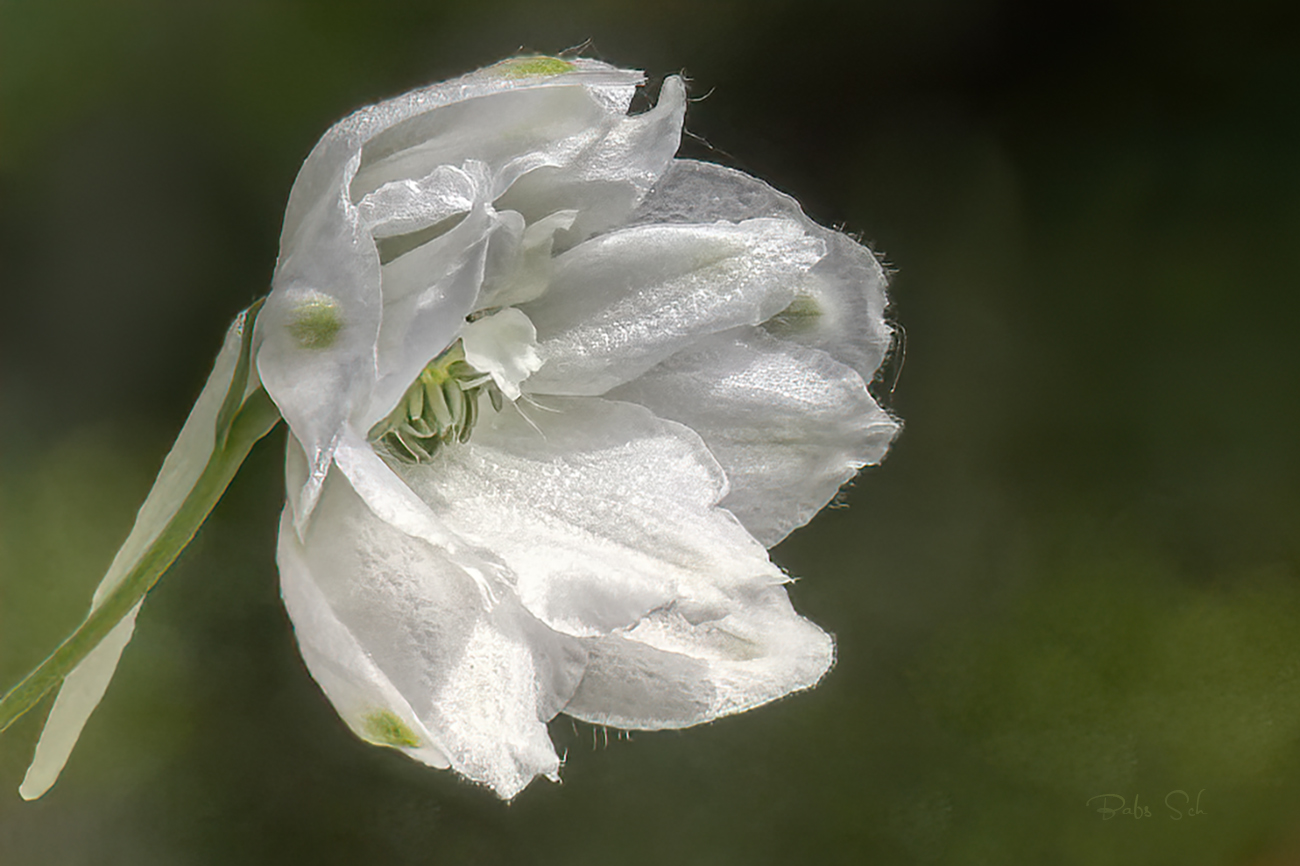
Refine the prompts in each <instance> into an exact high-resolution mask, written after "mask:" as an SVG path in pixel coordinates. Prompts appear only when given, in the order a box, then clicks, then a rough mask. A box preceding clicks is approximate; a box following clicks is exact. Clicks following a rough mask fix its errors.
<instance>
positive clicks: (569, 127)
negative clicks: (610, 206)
mask: <svg viewBox="0 0 1300 866" xmlns="http://www.w3.org/2000/svg"><path fill="white" fill-rule="evenodd" d="M483 71H486V70H483ZM595 74H598V75H600V76H602V77H604V78H609V77H610V76H611V75H617V76H620V77H619V78H618V79H617V80H618V81H619V83H620V85H621V86H620V89H621V90H623V91H624V92H625V93H626V100H627V102H630V101H631V96H632V92H633V91H634V90H635V88H636V85H637V84H639V83H640V82H641V80H642V76H641V75H640V73H635V72H622V71H617V70H613V69H612V68H611V67H604V71H601V72H596V73H595ZM591 80H592V78H591V77H590V76H584V75H583V74H582V73H581V72H574V73H569V74H567V75H561V76H556V77H554V78H550V79H547V80H545V81H544V82H540V81H539V82H537V83H536V84H535V85H534V86H532V87H527V88H522V89H514V90H498V91H497V92H495V93H485V94H483V95H477V96H473V97H472V98H469V99H462V100H459V101H457V102H454V103H451V104H448V105H445V106H443V107H439V108H436V109H434V110H432V111H425V112H423V113H421V114H419V115H417V116H414V117H410V118H408V119H406V120H405V121H403V122H401V123H398V124H395V125H393V126H392V127H389V128H388V129H385V130H384V131H383V132H380V133H379V134H378V135H375V136H374V137H373V138H371V139H370V140H369V141H367V142H366V144H365V147H364V151H363V157H362V163H361V170H360V171H359V172H358V173H357V176H356V179H355V180H354V181H353V182H352V195H353V197H354V198H360V197H362V196H363V195H365V194H367V193H369V192H371V191H373V190H375V189H378V188H379V187H380V186H382V185H383V184H385V183H388V182H390V181H394V180H401V179H403V178H410V177H422V176H424V175H425V174H427V173H429V172H430V171H432V170H433V169H434V168H436V167H437V166H439V165H459V164H460V163H461V162H463V161H464V160H466V159H478V160H482V161H483V162H485V163H487V164H488V165H489V166H491V167H492V169H493V172H494V173H497V172H503V171H504V172H506V173H508V174H507V177H506V178H505V179H504V180H503V182H502V186H501V187H500V189H498V194H499V193H500V192H501V191H504V189H505V187H506V186H508V185H509V181H510V180H513V178H514V177H518V176H519V174H522V173H523V172H524V171H526V170H528V167H530V166H534V165H548V164H552V161H553V160H555V159H562V158H563V154H564V152H565V151H566V150H571V149H576V148H578V147H580V145H581V143H583V142H584V141H585V139H586V138H587V137H588V136H589V135H591V134H592V133H593V132H594V131H595V130H598V129H599V128H600V127H601V125H602V124H604V123H605V122H606V121H607V120H609V119H611V118H618V117H619V116H621V115H622V114H623V112H624V111H626V105H627V102H624V101H623V100H622V99H620V100H618V102H619V103H621V105H619V104H614V105H611V104H610V102H609V100H608V99H607V98H606V97H605V95H604V94H597V93H595V92H593V91H592V90H591V89H590V88H589V87H588V86H586V84H587V83H588V82H590V81H591ZM575 139H576V141H574V140H575ZM552 154H554V155H552ZM520 160H523V161H524V163H523V164H522V165H520V164H518V161H520ZM512 163H513V164H515V167H511V168H508V166H511V165H512Z"/></svg>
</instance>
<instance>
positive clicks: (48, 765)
mask: <svg viewBox="0 0 1300 866" xmlns="http://www.w3.org/2000/svg"><path fill="white" fill-rule="evenodd" d="M139 612H140V605H138V604H137V605H136V606H135V607H134V608H133V609H132V610H131V612H130V613H128V614H127V615H126V616H125V617H123V618H122V620H121V621H120V622H118V624H117V625H115V626H114V627H113V630H112V631H110V632H109V633H108V634H107V635H105V636H104V639H103V640H102V641H100V643H99V645H98V646H96V647H95V648H94V649H93V650H91V651H90V652H89V653H87V654H86V657H85V658H84V659H82V660H81V664H79V665H77V666H76V668H74V669H73V671H72V673H70V674H68V676H67V677H66V678H65V679H64V680H63V685H61V686H60V687H59V696H58V697H57V698H55V700H54V707H53V708H52V709H51V710H50V715H49V717H48V718H47V719H46V720H45V728H44V730H42V731H41V739H40V740H39V741H38V742H37V743H36V754H34V755H33V756H32V763H31V766H29V767H28V768H27V775H26V776H25V777H24V778H23V783H22V785H20V786H19V788H18V793H19V794H20V795H21V796H22V798H23V799H24V800H35V799H36V798H37V797H41V796H43V795H44V794H45V792H46V791H48V790H50V788H52V787H54V783H55V782H57V781H58V780H59V774H60V773H62V772H63V767H64V765H65V764H67V763H68V758H69V757H70V756H71V755H72V749H73V747H74V746H76V745H77V740H78V739H80V738H81V730H82V728H84V727H85V725H86V722H87V721H88V720H89V719H90V714H91V713H93V712H94V711H95V707H97V706H99V702H100V701H101V700H103V698H104V692H106V691H108V684H109V682H110V681H111V680H112V679H113V674H114V672H115V671H116V670H117V663H118V661H120V660H121V658H122V650H124V649H126V645H127V644H128V643H129V642H130V640H131V635H132V634H133V633H134V632H135V617H136V614H138V613H139Z"/></svg>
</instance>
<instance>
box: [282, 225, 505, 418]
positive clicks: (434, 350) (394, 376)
mask: <svg viewBox="0 0 1300 866" xmlns="http://www.w3.org/2000/svg"><path fill="white" fill-rule="evenodd" d="M499 225H500V221H499V219H498V218H497V214H496V213H495V212H494V211H492V210H491V209H490V208H489V207H488V206H487V205H486V204H485V203H480V204H479V205H478V206H477V207H475V209H474V210H473V211H472V212H471V213H470V214H469V215H468V216H466V217H465V219H464V220H462V221H461V222H460V224H459V225H457V226H456V227H455V228H453V229H451V230H450V231H448V232H447V233H446V234H444V235H442V236H441V237H438V238H436V239H434V240H431V241H429V242H428V243H425V244H422V245H420V246H419V247H417V248H416V249H414V250H411V251H410V252H408V253H406V254H405V255H403V256H400V257H399V258H397V259H394V260H393V261H391V262H389V263H388V264H386V265H384V266H383V296H384V302H383V324H382V326H381V328H380V331H379V339H378V342H377V344H376V346H375V347H374V353H375V358H376V360H375V363H376V364H377V365H378V370H379V378H378V381H377V382H376V384H375V386H374V389H373V391H372V393H371V394H370V395H369V400H368V403H367V405H366V409H365V411H364V412H362V413H359V414H357V415H356V416H355V417H354V423H355V425H356V426H357V427H358V428H359V429H362V430H369V429H370V428H371V426H373V425H374V424H375V423H377V422H378V421H380V420H381V419H382V418H384V416H386V415H387V414H388V413H389V412H391V411H392V409H393V407H394V406H396V405H397V401H398V400H400V399H401V397H402V395H403V394H404V393H406V389H407V388H409V387H410V385H411V383H412V382H414V381H415V379H416V377H417V376H419V375H420V371H421V370H423V369H424V368H425V366H426V365H427V364H428V363H429V362H430V361H432V360H433V359H434V358H435V357H437V356H438V355H439V354H440V353H441V352H442V351H443V350H444V349H446V348H447V347H448V346H449V345H450V344H451V343H452V342H453V341H454V340H455V339H456V335H457V334H458V333H459V332H460V329H461V328H462V327H464V325H465V317H466V316H467V315H469V313H470V312H472V311H473V309H474V306H475V300H476V299H477V298H478V294H479V289H480V287H481V286H482V285H483V273H484V268H485V267H486V262H487V253H488V247H489V242H490V238H491V235H492V233H493V232H494V231H495V230H496V228H497V227H498V226H499ZM295 432H297V431H296V430H295Z"/></svg>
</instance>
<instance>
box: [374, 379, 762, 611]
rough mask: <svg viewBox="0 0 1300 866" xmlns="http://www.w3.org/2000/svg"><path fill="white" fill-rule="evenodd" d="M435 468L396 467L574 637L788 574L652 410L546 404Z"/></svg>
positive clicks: (691, 442) (690, 442) (692, 441)
mask: <svg viewBox="0 0 1300 866" xmlns="http://www.w3.org/2000/svg"><path fill="white" fill-rule="evenodd" d="M523 411H525V412H527V413H528V418H525V417H524V416H523V415H522V414H521V412H520V411H519V410H514V409H509V408H507V410H506V411H505V412H503V413H502V414H501V415H498V416H497V417H496V418H495V419H494V421H493V422H492V423H490V424H487V425H485V427H484V428H483V429H481V430H479V431H477V432H476V435H475V436H474V438H473V439H472V440H471V441H470V442H469V443H467V444H466V445H464V446H462V447H460V448H450V449H447V450H446V451H444V452H442V453H440V454H439V455H438V456H437V458H435V460H433V461H432V462H430V463H428V464H419V465H410V464H394V468H395V471H397V472H398V473H399V474H400V475H401V476H402V478H403V480H404V481H405V482H406V483H407V484H408V485H409V486H410V487H411V489H412V490H414V491H415V492H416V493H417V494H419V496H420V498H421V499H423V500H424V501H425V502H427V503H428V504H429V507H430V508H431V509H432V510H433V511H434V512H435V513H436V514H437V515H438V517H439V518H440V519H441V520H442V521H443V522H444V524H445V525H446V526H447V527H448V528H449V529H450V530H452V531H453V532H454V533H456V534H457V535H458V536H460V537H462V538H464V539H466V540H467V541H470V542H472V543H475V544H479V545H482V546H484V547H490V548H491V549H492V550H493V552H494V553H495V554H496V556H498V557H499V558H500V559H501V561H502V562H503V563H504V564H505V566H506V567H508V568H509V570H510V572H511V573H512V574H513V579H514V587H515V591H516V592H517V593H518V596H519V599H520V601H521V602H522V603H523V605H524V606H525V607H526V608H527V609H528V610H529V611H530V612H532V613H533V614H534V615H535V616H536V617H537V618H538V619H540V620H541V621H542V622H544V623H546V624H547V625H548V626H550V627H551V628H553V629H555V630H556V631H559V632H563V633H565V634H571V635H578V636H590V635H600V634H606V633H609V632H610V631H613V630H616V629H623V628H629V627H631V626H633V625H635V624H636V623H637V622H638V621H639V620H640V619H641V618H642V617H643V616H645V615H646V614H647V613H649V612H650V611H651V610H654V609H658V608H662V607H665V606H670V605H671V606H673V607H674V609H676V610H678V611H680V612H682V613H683V615H685V616H688V617H690V618H692V619H695V620H702V619H710V618H715V617H718V616H721V615H722V612H723V611H725V610H726V609H727V608H728V605H729V604H730V602H729V599H731V598H732V597H734V596H735V595H736V594H737V593H745V592H752V591H755V589H756V588H759V589H761V588H765V587H769V586H779V585H780V584H782V583H784V582H785V580H786V577H785V575H784V574H782V573H781V571H780V570H779V569H777V568H776V567H775V566H774V565H772V563H771V562H770V561H769V560H768V558H767V552H766V551H765V550H764V549H763V547H762V545H760V544H758V543H757V542H756V541H754V539H753V538H751V537H750V535H749V534H748V533H747V532H745V530H744V529H743V528H742V527H741V526H740V524H739V523H738V522H737V521H736V519H735V518H734V517H733V516H732V515H731V514H730V513H729V512H727V511H726V510H724V509H721V508H718V507H717V504H718V501H719V500H720V499H721V498H722V496H724V495H725V493H726V483H727V482H726V477H725V475H724V474H723V473H722V471H721V469H720V468H719V467H718V465H717V463H716V461H715V460H714V459H713V456H712V455H711V454H710V453H709V451H708V449H706V448H705V447H704V444H703V443H702V442H701V441H700V439H699V437H698V436H696V435H695V434H694V433H693V432H691V431H690V430H689V429H687V428H685V427H682V426H681V425H679V424H675V423H673V422H671V421H664V420H662V419H660V418H657V417H655V416H654V415H653V414H652V413H651V412H649V411H648V410H646V409H645V408H643V407H640V406H635V405H632V404H628V403H616V402H612V401H607V400H601V399H599V398H546V399H545V401H544V402H542V403H541V404H540V405H538V406H537V407H535V408H531V409H530V408H528V407H524V409H523Z"/></svg>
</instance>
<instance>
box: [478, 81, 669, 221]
mask: <svg viewBox="0 0 1300 866" xmlns="http://www.w3.org/2000/svg"><path fill="white" fill-rule="evenodd" d="M685 114H686V87H685V85H684V84H683V83H682V80H681V79H680V78H678V77H676V76H672V77H669V78H667V79H665V81H664V84H663V87H662V89H661V90H660V92H659V103H658V104H657V105H656V106H655V107H654V108H653V109H652V110H650V111H647V112H645V113H644V114H639V115H635V116H633V117H614V118H611V119H610V120H608V121H607V122H606V123H605V124H604V125H603V127H602V128H601V129H599V130H597V131H593V132H592V133H591V134H589V135H587V136H585V137H583V138H579V137H575V138H573V139H570V140H569V141H563V142H555V143H553V144H551V145H549V146H548V147H546V148H543V149H539V150H538V151H537V152H535V153H532V154H529V155H527V156H525V157H521V158H520V159H518V160H516V161H515V162H513V163H511V164H510V165H508V166H507V167H506V169H505V173H504V175H503V177H502V182H503V183H506V182H508V183H509V184H510V186H509V189H506V190H504V194H503V195H502V196H501V198H500V201H499V202H498V204H499V206H500V207H502V208H509V209H511V210H516V211H519V212H520V213H522V214H523V215H524V216H525V217H526V218H527V219H528V221H529V222H533V221H535V220H538V219H541V218H542V217H544V216H546V215H547V214H550V213H554V212H555V211H557V210H562V209H573V210H577V211H578V217H577V220H576V222H575V223H574V225H573V226H572V227H571V228H570V229H569V230H568V231H566V232H564V236H563V244H562V245H563V246H571V245H572V244H575V243H577V242H578V241H581V240H583V239H584V238H587V237H589V236H590V235H592V234H594V233H596V232H597V231H600V230H603V229H606V228H609V227H611V226H615V225H619V224H621V223H623V222H624V221H625V220H626V218H627V216H628V214H630V213H631V212H632V210H633V208H635V207H636V206H637V204H638V203H640V201H641V199H642V198H644V197H645V195H646V193H647V192H648V191H649V190H650V188H651V186H652V185H653V184H654V183H655V181H656V180H657V179H658V178H659V176H660V175H661V174H663V172H664V169H665V168H666V167H667V166H668V164H669V161H670V160H671V159H672V156H673V154H674V153H676V152H677V147H678V145H679V144H680V143H681V134H682V120H683V118H684V117H685ZM511 174H513V177H512V176H511ZM515 178H518V179H517V180H516V179H515Z"/></svg>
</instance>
